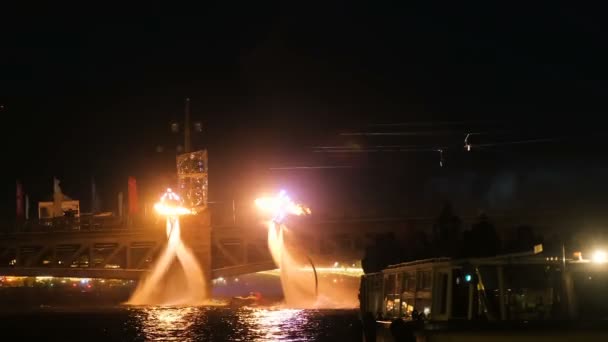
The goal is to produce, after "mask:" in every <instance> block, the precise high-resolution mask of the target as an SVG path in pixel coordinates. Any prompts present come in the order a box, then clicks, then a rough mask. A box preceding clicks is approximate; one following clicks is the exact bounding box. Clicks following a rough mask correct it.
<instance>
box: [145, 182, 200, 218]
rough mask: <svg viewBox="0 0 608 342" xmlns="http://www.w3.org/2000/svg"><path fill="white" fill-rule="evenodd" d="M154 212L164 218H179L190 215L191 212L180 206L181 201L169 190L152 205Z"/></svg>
mask: <svg viewBox="0 0 608 342" xmlns="http://www.w3.org/2000/svg"><path fill="white" fill-rule="evenodd" d="M154 210H156V212H157V213H159V214H160V215H164V216H180V215H189V214H192V210H190V209H188V208H185V207H183V206H182V199H181V197H179V196H178V195H177V194H176V193H175V192H173V191H172V190H171V189H170V188H169V189H167V191H166V192H165V193H164V194H163V195H162V196H161V197H160V201H159V202H157V203H156V204H154Z"/></svg>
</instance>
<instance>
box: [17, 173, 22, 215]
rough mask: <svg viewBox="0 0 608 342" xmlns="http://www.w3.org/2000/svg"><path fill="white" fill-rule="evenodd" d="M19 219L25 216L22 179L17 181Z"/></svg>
mask: <svg viewBox="0 0 608 342" xmlns="http://www.w3.org/2000/svg"><path fill="white" fill-rule="evenodd" d="M16 195H17V196H16V197H17V206H16V209H17V212H16V214H17V219H21V218H23V186H22V185H21V182H20V181H17V194H16Z"/></svg>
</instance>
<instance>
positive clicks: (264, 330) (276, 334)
mask: <svg viewBox="0 0 608 342" xmlns="http://www.w3.org/2000/svg"><path fill="white" fill-rule="evenodd" d="M248 321H249V322H248V323H250V324H251V325H252V326H253V328H252V329H251V330H252V331H253V332H254V333H256V335H257V338H256V339H255V340H254V341H285V340H290V334H289V333H290V332H292V333H293V331H297V330H298V329H299V328H300V326H302V325H304V324H305V322H306V315H304V314H303V311H302V310H295V309H278V310H267V309H256V310H253V312H252V314H251V316H250V317H249V319H248Z"/></svg>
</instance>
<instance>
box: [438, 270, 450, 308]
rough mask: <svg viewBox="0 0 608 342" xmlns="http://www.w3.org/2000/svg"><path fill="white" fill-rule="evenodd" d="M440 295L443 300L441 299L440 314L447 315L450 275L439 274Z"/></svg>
mask: <svg viewBox="0 0 608 342" xmlns="http://www.w3.org/2000/svg"><path fill="white" fill-rule="evenodd" d="M438 278H439V284H438V286H439V292H438V293H439V294H440V296H441V298H439V300H440V301H439V314H441V315H445V314H447V311H448V274H447V273H439V274H438Z"/></svg>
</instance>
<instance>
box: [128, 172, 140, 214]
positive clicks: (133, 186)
mask: <svg viewBox="0 0 608 342" xmlns="http://www.w3.org/2000/svg"><path fill="white" fill-rule="evenodd" d="M128 196H129V215H134V214H137V212H138V211H139V208H138V205H137V181H136V180H135V177H129V187H128Z"/></svg>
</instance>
